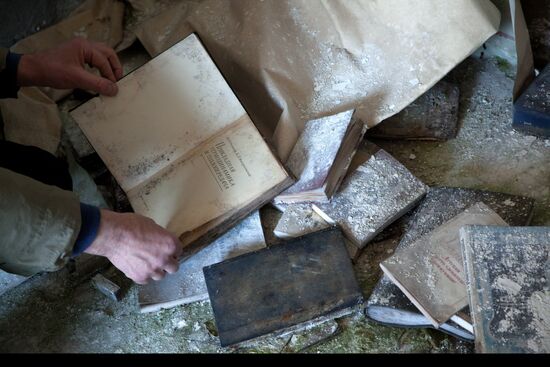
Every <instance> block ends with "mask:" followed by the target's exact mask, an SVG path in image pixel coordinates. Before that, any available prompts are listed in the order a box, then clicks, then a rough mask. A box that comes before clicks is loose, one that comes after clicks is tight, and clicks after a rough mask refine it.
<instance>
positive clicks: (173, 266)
mask: <svg viewBox="0 0 550 367" xmlns="http://www.w3.org/2000/svg"><path fill="white" fill-rule="evenodd" d="M179 267H180V264H179V262H177V261H171V262H169V263H168V264H166V265H165V266H164V270H165V271H166V272H167V273H169V274H174V273H177V271H178V269H179Z"/></svg>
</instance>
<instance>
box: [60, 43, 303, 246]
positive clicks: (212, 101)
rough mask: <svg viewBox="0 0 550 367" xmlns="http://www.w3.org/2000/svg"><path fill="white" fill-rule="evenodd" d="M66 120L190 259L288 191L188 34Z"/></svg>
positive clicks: (279, 169)
mask: <svg viewBox="0 0 550 367" xmlns="http://www.w3.org/2000/svg"><path fill="white" fill-rule="evenodd" d="M118 86H119V93H118V95H117V96H115V97H104V96H99V97H96V98H93V99H91V100H90V101H88V102H86V103H84V104H83V105H81V106H79V107H78V108H76V109H75V110H73V111H72V112H71V115H72V116H73V117H74V119H75V120H76V122H77V123H78V125H79V126H80V128H81V129H82V130H83V131H84V133H85V135H86V136H87V138H88V139H89V140H90V143H91V144H92V146H93V147H94V149H96V151H97V153H98V154H99V155H100V157H101V158H102V159H103V161H104V162H105V164H106V165H107V167H108V168H109V170H110V171H111V173H112V174H113V175H114V177H115V178H116V180H117V181H118V183H119V184H120V186H121V187H122V189H123V190H124V191H125V192H126V194H127V196H128V199H129V201H130V203H131V204H132V207H133V209H134V211H135V212H136V213H139V214H142V215H145V216H148V217H150V218H152V219H154V220H155V221H156V222H157V223H158V224H159V225H161V226H163V227H165V228H167V229H168V230H169V231H171V232H173V233H174V234H176V235H178V236H180V240H181V241H182V243H183V244H184V246H187V245H189V244H191V243H192V244H193V246H188V249H190V248H196V249H198V248H199V247H200V246H202V245H204V244H206V243H209V242H211V241H212V240H213V239H214V238H216V237H218V236H219V235H221V234H222V233H223V232H225V231H226V230H228V229H229V228H230V227H231V226H232V225H234V224H235V223H236V222H237V221H239V220H241V219H243V218H244V217H246V216H247V215H248V214H250V213H251V212H252V211H254V210H255V209H257V208H258V207H260V206H261V205H263V204H264V203H266V202H269V201H270V200H271V199H273V197H274V196H276V195H277V194H278V193H280V192H281V191H283V190H284V189H286V188H287V187H288V186H290V185H291V184H292V182H293V179H292V178H291V177H290V176H289V175H288V174H287V172H286V171H285V169H284V168H283V167H282V165H281V164H280V163H279V161H278V160H277V158H276V157H275V156H274V154H273V153H272V151H271V149H270V148H269V147H268V145H267V144H266V143H265V141H264V139H263V138H262V136H261V135H260V133H259V131H258V130H257V129H256V127H255V125H254V123H253V122H252V121H251V119H250V117H249V116H248V114H247V113H246V111H245V110H244V108H243V106H242V105H241V103H240V102H239V100H238V99H237V97H236V96H235V94H234V93H233V91H232V90H231V88H230V87H229V85H228V84H227V82H226V81H225V79H224V78H223V76H222V74H221V73H220V71H219V70H218V69H217V67H216V65H215V64H214V62H213V61H212V59H211V58H210V56H209V55H208V53H207V52H206V50H205V49H204V47H203V46H202V44H201V42H200V41H199V39H198V38H197V36H196V35H194V34H192V35H190V36H188V37H187V38H185V39H184V40H182V41H180V42H179V43H177V44H176V45H174V46H173V47H171V48H170V49H168V50H167V51H165V52H163V53H162V54H160V55H159V56H157V57H155V58H154V59H153V60H151V61H150V62H148V63H147V64H145V65H143V66H142V67H140V68H138V69H137V70H135V71H134V72H132V73H130V74H129V75H128V76H126V77H124V78H123V79H121V80H120V81H119V82H118Z"/></svg>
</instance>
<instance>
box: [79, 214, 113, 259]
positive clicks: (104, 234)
mask: <svg viewBox="0 0 550 367" xmlns="http://www.w3.org/2000/svg"><path fill="white" fill-rule="evenodd" d="M99 213H100V214H99V228H98V230H97V235H96V237H95V239H94V241H93V242H92V243H91V244H90V246H89V247H88V248H87V249H86V250H85V251H84V252H85V253H88V254H91V255H98V256H105V257H107V258H108V257H110V255H111V248H112V247H111V246H109V244H110V243H113V241H114V238H113V230H112V228H111V224H112V217H113V216H114V215H116V213H114V212H112V211H110V210H106V209H99Z"/></svg>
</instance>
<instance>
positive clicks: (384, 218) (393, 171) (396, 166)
mask: <svg viewBox="0 0 550 367" xmlns="http://www.w3.org/2000/svg"><path fill="white" fill-rule="evenodd" d="M426 191H427V186H426V185H425V184H424V183H422V182H421V181H420V180H419V179H417V178H416V177H415V176H414V175H413V174H412V173H410V172H409V170H407V168H406V167H405V166H403V165H402V164H401V163H400V162H399V161H397V160H396V159H395V158H393V157H392V156H391V155H389V154H388V153H387V152H385V151H384V150H382V149H380V150H378V151H377V152H376V153H375V154H374V155H372V156H371V157H370V158H369V159H368V160H367V161H366V162H364V163H363V164H361V165H360V166H359V167H357V169H356V170H355V171H353V172H352V173H350V174H348V176H347V177H346V178H345V179H344V182H343V183H342V186H341V187H340V191H339V192H338V193H336V195H334V197H333V198H332V200H331V201H330V202H329V203H318V204H315V205H316V206H314V209H315V208H317V209H318V210H316V211H317V212H318V214H320V215H321V213H319V212H322V213H324V214H325V215H326V217H328V218H330V220H331V221H332V222H334V223H336V224H338V225H339V226H340V227H341V228H342V231H343V232H344V234H345V235H346V237H347V238H348V239H349V240H350V241H352V242H353V243H354V244H355V245H356V246H357V247H359V248H363V247H364V246H365V245H366V244H367V243H368V242H369V241H370V240H372V239H373V238H374V237H375V236H376V235H377V234H378V233H380V232H381V231H382V230H383V229H384V228H386V227H387V226H388V225H390V224H391V223H393V222H394V221H395V220H396V219H398V218H400V217H401V216H402V215H403V214H405V213H406V212H408V211H409V210H410V209H412V207H413V206H414V205H415V204H416V203H418V201H419V200H420V199H422V197H424V195H425V194H426ZM321 216H322V217H323V218H324V216H323V215H321Z"/></svg>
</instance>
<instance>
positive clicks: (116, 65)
mask: <svg viewBox="0 0 550 367" xmlns="http://www.w3.org/2000/svg"><path fill="white" fill-rule="evenodd" d="M93 45H94V47H96V48H97V49H98V50H99V51H100V52H101V53H102V54H103V55H105V57H107V60H109V64H111V69H113V72H114V74H115V77H116V79H117V80H118V79H120V78H122V64H121V63H120V60H119V58H118V56H117V54H116V52H115V50H113V49H112V48H111V47H109V46H107V45H106V44H104V43H100V42H94V43H93Z"/></svg>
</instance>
